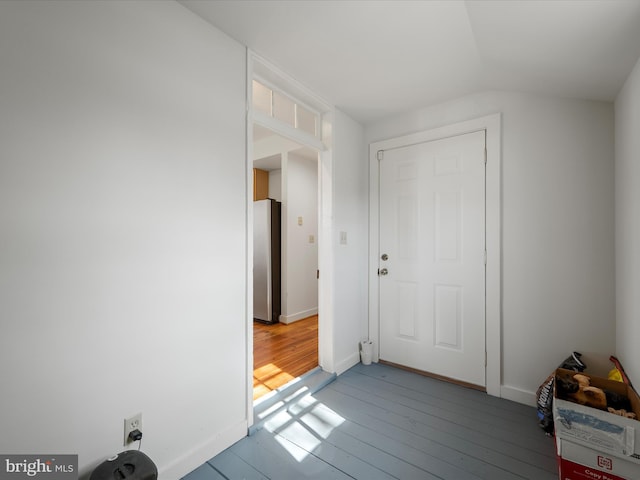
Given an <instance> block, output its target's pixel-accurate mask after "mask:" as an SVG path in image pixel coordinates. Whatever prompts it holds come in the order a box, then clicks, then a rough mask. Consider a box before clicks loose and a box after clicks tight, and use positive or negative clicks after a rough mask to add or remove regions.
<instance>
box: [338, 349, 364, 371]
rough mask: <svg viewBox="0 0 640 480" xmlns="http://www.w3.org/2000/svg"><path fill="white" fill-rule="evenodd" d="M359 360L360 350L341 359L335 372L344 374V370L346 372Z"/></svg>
mask: <svg viewBox="0 0 640 480" xmlns="http://www.w3.org/2000/svg"><path fill="white" fill-rule="evenodd" d="M359 361H360V353H359V352H355V353H352V354H351V355H349V356H348V357H347V358H345V359H344V360H341V361H339V362H338V363H337V364H336V365H335V367H336V372H335V373H336V375H342V374H343V373H344V372H346V371H347V370H349V369H350V368H351V367H353V366H354V365H356V364H357V363H358V362H359Z"/></svg>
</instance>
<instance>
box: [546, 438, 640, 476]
mask: <svg viewBox="0 0 640 480" xmlns="http://www.w3.org/2000/svg"><path fill="white" fill-rule="evenodd" d="M556 453H557V456H558V468H559V472H560V478H561V480H583V479H585V478H589V479H597V480H637V479H640V465H639V464H637V463H634V462H631V461H629V460H627V459H623V458H619V457H616V456H613V455H608V454H606V453H603V452H598V451H596V450H593V449H592V448H588V447H585V446H583V445H579V444H577V443H573V442H570V441H567V440H563V439H560V438H557V437H556Z"/></svg>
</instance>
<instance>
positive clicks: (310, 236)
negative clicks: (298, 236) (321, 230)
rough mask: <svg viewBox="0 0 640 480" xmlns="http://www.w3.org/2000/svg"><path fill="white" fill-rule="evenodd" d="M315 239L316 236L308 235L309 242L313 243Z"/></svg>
mask: <svg viewBox="0 0 640 480" xmlns="http://www.w3.org/2000/svg"><path fill="white" fill-rule="evenodd" d="M315 241H316V237H314V236H313V235H309V243H314V242H315Z"/></svg>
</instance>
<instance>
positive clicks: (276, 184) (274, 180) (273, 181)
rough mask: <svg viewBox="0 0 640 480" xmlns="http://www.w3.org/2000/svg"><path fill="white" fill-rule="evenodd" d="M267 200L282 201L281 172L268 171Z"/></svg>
mask: <svg viewBox="0 0 640 480" xmlns="http://www.w3.org/2000/svg"><path fill="white" fill-rule="evenodd" d="M269 198H273V199H274V200H278V201H279V202H281V201H282V170H270V171H269Z"/></svg>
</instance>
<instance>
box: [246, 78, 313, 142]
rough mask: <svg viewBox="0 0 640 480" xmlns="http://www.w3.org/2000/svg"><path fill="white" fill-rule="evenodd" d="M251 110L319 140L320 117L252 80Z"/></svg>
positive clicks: (276, 91) (282, 94)
mask: <svg viewBox="0 0 640 480" xmlns="http://www.w3.org/2000/svg"><path fill="white" fill-rule="evenodd" d="M252 103H253V108H254V109H255V110H257V111H260V112H262V113H264V114H266V115H268V116H270V117H272V118H274V119H276V120H279V121H281V122H283V123H286V124H287V125H290V126H292V127H293V128H295V129H298V130H300V131H303V132H305V133H308V134H310V135H313V136H314V137H316V138H319V133H320V132H319V128H318V126H319V124H320V115H319V114H318V113H316V112H314V111H313V110H311V109H309V108H307V107H305V106H303V105H300V104H299V103H297V102H296V101H295V100H293V99H292V98H290V97H289V96H287V95H285V94H284V93H282V92H279V91H278V90H276V89H273V88H271V87H269V86H267V85H265V84H264V83H261V82H259V81H257V80H253V98H252Z"/></svg>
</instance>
